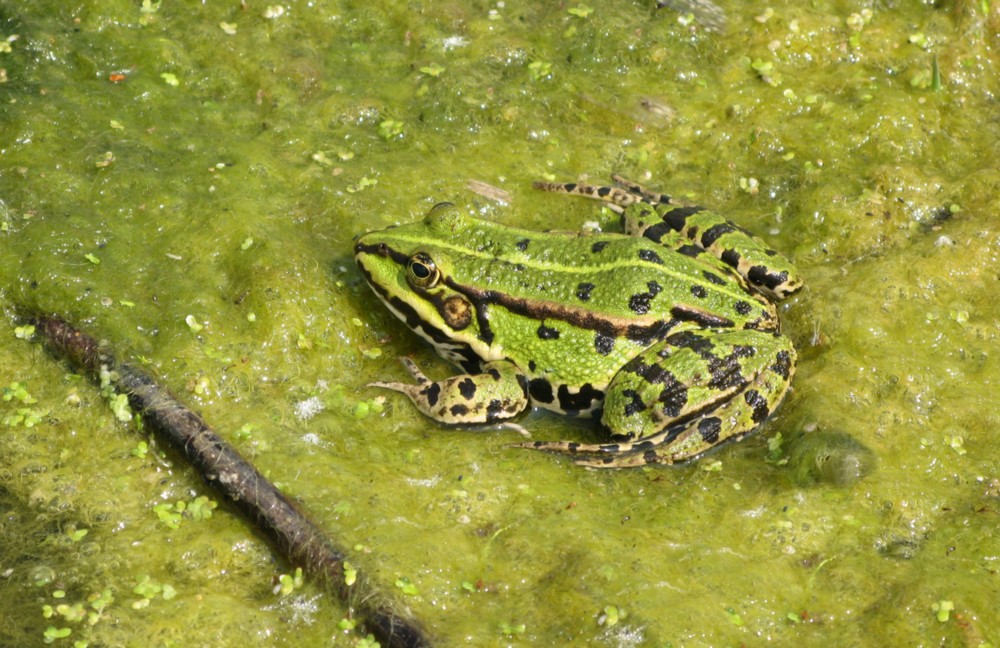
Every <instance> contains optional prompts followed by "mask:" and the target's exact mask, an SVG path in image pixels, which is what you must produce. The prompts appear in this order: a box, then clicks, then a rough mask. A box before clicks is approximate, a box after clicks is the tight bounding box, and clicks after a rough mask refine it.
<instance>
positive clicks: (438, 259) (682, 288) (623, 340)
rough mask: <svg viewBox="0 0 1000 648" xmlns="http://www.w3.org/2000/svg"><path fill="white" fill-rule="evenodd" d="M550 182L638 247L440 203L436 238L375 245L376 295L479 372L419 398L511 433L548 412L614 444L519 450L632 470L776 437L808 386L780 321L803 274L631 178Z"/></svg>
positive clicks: (442, 417)
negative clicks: (594, 423)
mask: <svg viewBox="0 0 1000 648" xmlns="http://www.w3.org/2000/svg"><path fill="white" fill-rule="evenodd" d="M613 180H614V186H595V185H590V184H577V183H547V182H537V183H535V187H536V188H539V189H543V190H546V191H552V192H559V193H564V194H571V195H578V196H585V197H589V198H594V199H598V200H601V201H604V202H605V203H606V204H607V205H608V206H609V207H610V208H611V209H613V210H614V211H616V212H617V213H619V214H621V220H622V229H623V233H591V232H579V233H574V232H570V233H567V232H537V231H531V230H525V229H517V228H513V227H507V226H505V225H501V224H499V223H495V222H490V221H485V220H481V219H477V218H473V217H471V216H468V215H466V214H465V213H463V212H462V211H461V210H459V209H458V208H456V207H455V206H454V205H452V204H451V203H439V204H438V205H436V206H435V207H434V208H432V209H431V210H430V212H429V213H428V214H427V216H426V218H424V219H423V220H422V221H421V222H417V223H411V224H407V225H401V226H397V227H390V228H388V229H384V230H380V231H375V232H369V233H367V234H364V235H362V236H360V237H359V238H358V239H357V241H356V244H355V246H354V254H355V259H356V260H357V264H358V267H359V268H360V270H361V273H362V274H363V275H364V277H365V279H366V280H367V282H368V284H369V285H370V286H371V287H372V289H373V290H374V291H375V294H376V295H378V297H379V298H380V299H381V300H382V301H383V302H384V303H385V305H386V306H387V307H388V308H389V310H390V311H392V312H393V313H394V314H395V315H396V316H397V317H399V318H400V319H401V320H403V322H405V323H406V325H407V326H408V327H410V328H411V329H413V331H414V332H416V333H417V334H418V335H419V336H420V337H422V338H424V339H425V340H427V341H428V342H430V343H431V344H432V345H433V346H434V348H435V349H436V350H437V352H438V354H439V355H441V357H443V358H445V359H446V360H449V361H451V362H452V363H454V364H455V365H457V366H458V367H460V368H461V369H462V371H463V372H464V373H461V374H459V375H456V376H452V377H450V378H446V379H445V380H440V381H433V380H431V379H430V378H427V377H426V376H425V375H424V374H423V373H422V372H421V371H420V369H419V367H418V366H417V365H416V364H415V363H414V362H413V361H411V360H409V359H404V363H405V364H406V367H407V369H408V370H409V373H410V374H411V375H412V376H413V379H414V380H415V383H413V384H409V383H401V382H376V383H372V384H371V386H376V387H383V388H386V389H391V390H394V391H398V392H402V393H403V394H406V396H408V397H409V399H410V400H411V401H412V402H413V404H414V405H416V407H417V408H418V409H419V410H420V411H421V412H423V413H424V414H425V415H427V416H429V417H430V418H432V419H434V420H435V421H438V422H440V423H443V424H450V425H464V426H467V425H479V424H492V423H503V422H509V420H510V419H511V418H512V417H515V416H517V415H518V414H520V413H522V412H524V411H526V410H528V409H529V408H530V407H531V406H538V407H543V408H546V409H549V410H553V411H555V412H559V413H562V414H567V415H572V416H600V420H601V423H602V425H603V427H604V428H605V430H606V431H607V434H608V435H609V438H608V441H607V442H606V443H577V442H575V441H526V442H523V443H518V444H515V445H517V446H519V447H528V448H534V449H538V450H544V451H548V452H554V453H562V454H567V455H572V456H573V458H574V460H575V461H576V462H577V463H579V464H582V465H585V466H590V467H595V468H623V467H633V466H644V465H648V464H670V463H675V462H680V461H685V460H689V459H692V458H696V457H698V456H699V455H701V454H703V453H704V452H706V451H707V450H709V449H711V448H713V447H715V446H717V445H719V444H721V443H723V442H725V441H731V440H738V439H741V438H743V437H744V436H746V435H747V434H748V433H750V432H752V431H753V430H755V429H756V428H758V427H759V426H760V425H761V423H763V422H764V420H765V419H766V418H767V417H768V416H769V415H770V414H771V412H773V411H774V409H775V407H777V405H778V404H779V402H780V401H781V399H782V397H783V396H784V394H785V392H786V391H787V390H788V387H789V385H790V383H791V379H792V373H793V372H794V369H795V349H794V348H793V346H792V343H791V341H790V340H789V339H788V338H786V337H784V336H782V335H781V334H780V332H779V328H780V327H779V320H778V314H777V310H776V307H775V303H776V302H777V301H778V300H781V299H783V298H784V297H786V296H788V295H789V294H791V293H793V292H795V291H796V290H797V289H798V288H799V287H800V286H801V285H802V281H801V278H800V276H799V274H798V272H797V271H796V269H795V268H794V266H793V265H792V264H791V263H790V262H789V261H788V260H787V259H786V258H784V257H783V256H781V255H780V254H778V253H777V252H775V251H774V250H772V249H770V248H769V247H768V246H767V245H766V244H765V243H764V242H763V241H761V240H760V239H759V238H757V237H755V236H754V235H753V234H751V233H750V232H748V231H747V230H745V229H743V228H742V227H740V226H738V225H736V224H734V223H733V222H731V221H729V220H727V219H726V218H724V217H722V216H720V215H719V214H717V213H715V212H712V211H710V210H707V209H703V208H701V207H694V206H685V205H682V204H678V203H677V202H676V201H674V200H672V199H671V198H670V197H669V196H667V195H664V194H660V193H656V192H653V191H650V190H648V189H646V188H645V187H643V186H641V185H639V184H637V183H635V182H632V181H629V180H626V179H625V178H621V177H619V176H613Z"/></svg>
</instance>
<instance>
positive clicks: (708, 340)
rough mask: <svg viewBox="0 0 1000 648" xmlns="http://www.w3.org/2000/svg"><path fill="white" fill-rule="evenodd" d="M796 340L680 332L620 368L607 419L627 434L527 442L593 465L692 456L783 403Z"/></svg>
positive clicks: (748, 428)
mask: <svg viewBox="0 0 1000 648" xmlns="http://www.w3.org/2000/svg"><path fill="white" fill-rule="evenodd" d="M794 364H795V350H794V348H793V347H792V345H791V342H790V341H789V340H788V339H787V338H784V337H781V336H776V335H774V334H772V333H767V332H762V331H755V330H737V331H732V330H715V331H711V330H709V331H700V332H694V331H687V332H681V333H676V334H674V335H671V336H669V337H668V338H666V339H665V340H664V341H663V342H662V343H660V344H658V345H655V346H653V347H651V348H650V349H649V350H647V352H645V353H644V354H642V355H640V356H637V357H636V358H634V359H633V360H632V361H630V362H629V363H628V364H627V365H625V366H624V367H623V368H622V370H621V371H620V372H619V373H618V375H617V376H615V378H614V380H613V381H612V383H611V385H610V386H609V388H608V393H607V397H606V398H605V401H604V414H603V417H602V422H603V423H604V426H605V427H606V428H607V429H608V430H609V431H610V432H611V433H612V435H613V438H620V439H622V440H621V441H618V442H612V443H600V444H581V443H572V442H565V441H560V442H544V441H539V442H534V443H522V444H520V447H526V448H534V449H536V450H544V451H547V452H554V453H558V454H568V455H573V456H574V460H575V461H576V463H578V464H581V465H584V466H589V467H593V468H628V467H635V466H644V465H648V464H672V463H679V462H683V461H687V460H690V459H694V458H696V457H698V456H699V455H701V454H703V453H705V452H706V451H708V450H710V449H712V448H714V447H715V446H717V445H720V444H722V443H725V442H728V441H735V440H739V439H742V438H743V437H745V436H746V435H747V434H749V433H751V432H753V431H754V430H756V429H757V428H758V427H759V426H760V425H761V424H762V423H763V422H764V420H765V419H766V418H767V417H768V416H769V415H770V413H771V412H772V411H773V410H774V409H775V408H776V407H777V406H778V404H779V402H780V401H781V399H782V397H783V396H784V394H785V392H786V391H787V390H788V386H789V384H790V382H791V377H792V373H793V371H794Z"/></svg>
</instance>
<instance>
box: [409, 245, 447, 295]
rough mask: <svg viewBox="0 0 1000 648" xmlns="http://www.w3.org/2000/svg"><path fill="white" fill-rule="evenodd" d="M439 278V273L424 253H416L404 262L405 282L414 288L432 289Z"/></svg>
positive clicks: (428, 256)
mask: <svg viewBox="0 0 1000 648" xmlns="http://www.w3.org/2000/svg"><path fill="white" fill-rule="evenodd" d="M440 278H441V271H440V270H438V268H437V266H436V265H434V260H433V259H431V257H430V255H428V254H427V253H426V252H417V253H416V254H414V255H413V256H411V257H410V260H409V261H407V262H406V280H407V281H409V282H410V285H411V286H413V287H415V288H433V287H434V286H435V285H437V282H438V280H439V279H440Z"/></svg>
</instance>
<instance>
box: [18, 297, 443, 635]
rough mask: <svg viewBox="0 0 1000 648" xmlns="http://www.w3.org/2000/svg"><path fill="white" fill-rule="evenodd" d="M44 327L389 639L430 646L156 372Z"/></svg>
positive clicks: (72, 331)
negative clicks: (106, 377) (348, 576)
mask: <svg viewBox="0 0 1000 648" xmlns="http://www.w3.org/2000/svg"><path fill="white" fill-rule="evenodd" d="M34 322H35V325H36V327H37V330H38V332H39V333H40V334H41V336H42V337H43V338H44V339H45V341H46V343H47V344H48V347H49V348H50V349H52V351H53V352H54V353H55V354H56V355H57V356H59V357H61V358H65V359H67V360H69V361H70V362H71V363H72V364H73V365H75V366H76V367H78V368H79V369H81V370H83V371H85V372H86V373H87V374H89V375H90V376H91V378H93V379H95V380H98V379H99V376H100V375H101V372H102V371H105V370H106V371H110V372H111V375H112V379H111V380H112V384H113V385H114V386H115V387H116V388H117V389H118V390H120V391H121V392H123V393H125V394H127V395H128V399H129V404H130V405H131V406H132V408H133V409H134V410H135V411H137V412H139V413H140V415H141V416H142V418H143V421H144V422H145V423H146V425H147V426H149V428H150V429H152V430H153V431H155V432H156V434H157V435H158V437H159V439H160V441H161V442H163V443H166V444H167V445H169V446H171V447H172V448H173V449H174V450H176V451H177V452H179V453H180V454H181V455H182V456H183V457H184V458H185V459H187V461H188V462H190V463H191V465H192V466H193V467H194V468H195V470H197V471H198V473H199V474H200V475H201V476H202V478H204V480H205V481H206V482H207V483H208V484H209V485H210V486H211V487H212V488H214V489H215V490H216V491H218V492H219V493H221V494H222V495H223V496H225V497H226V498H227V499H228V500H230V502H231V503H232V504H233V506H235V507H236V508H237V509H239V510H240V511H241V512H242V513H243V514H244V515H246V516H247V517H248V518H249V519H250V520H251V521H252V522H253V523H254V524H255V525H256V526H257V528H258V529H260V531H261V532H262V533H263V534H264V535H265V536H266V537H267V538H268V539H269V540H270V541H271V542H272V543H273V544H274V546H275V547H276V548H277V549H278V551H280V552H281V553H282V554H283V555H284V556H285V558H286V559H287V560H288V561H289V562H290V563H292V564H293V565H302V567H303V569H304V571H305V572H306V573H308V574H312V575H314V576H316V577H318V578H319V579H320V580H321V581H323V582H324V584H325V585H326V586H327V587H328V588H329V589H331V590H332V591H334V592H336V593H337V595H338V596H339V597H340V598H341V599H342V600H343V601H344V602H345V603H347V604H348V605H349V606H351V607H352V608H353V610H354V613H355V614H357V616H358V617H359V618H360V619H361V620H362V622H363V624H364V626H365V628H366V629H367V631H368V632H371V633H372V634H373V635H374V636H375V637H376V638H377V639H378V640H379V642H380V643H381V644H382V645H383V646H394V647H397V646H398V647H399V648H418V647H423V646H429V645H430V641H429V639H428V638H427V636H426V635H425V634H424V631H423V629H421V628H420V626H419V625H418V624H417V623H416V622H415V621H414V620H413V619H409V618H407V617H405V616H401V615H400V614H399V613H397V612H396V611H394V610H393V609H392V606H391V605H390V603H389V602H388V601H387V600H385V599H383V598H382V597H380V596H379V595H378V594H377V593H376V592H374V591H373V589H372V588H371V587H370V585H369V584H368V583H367V582H366V581H365V580H364V579H362V578H361V577H360V575H359V576H358V577H357V578H356V579H354V580H353V582H352V583H351V584H348V583H347V582H346V581H345V578H344V559H345V556H344V553H343V552H342V551H341V550H340V549H338V548H337V547H336V546H335V545H334V544H333V542H332V541H330V539H329V538H327V537H326V536H325V535H324V534H323V532H322V531H321V530H320V529H319V527H317V526H316V525H315V524H313V523H312V521H310V520H309V518H307V517H306V516H305V515H304V514H303V513H302V512H301V511H299V510H298V509H297V508H296V506H295V505H294V504H293V503H292V501H291V500H289V499H288V498H287V497H286V496H285V495H284V494H283V493H282V492H281V491H279V490H278V489H277V487H275V486H274V484H272V483H271V482H269V481H268V480H267V479H266V478H265V477H264V476H263V475H261V474H260V472H258V471H257V469H256V468H254V466H253V465H252V464H251V463H250V462H248V461H247V460H246V459H244V458H243V457H242V456H241V455H240V454H239V452H237V451H236V449H235V448H233V447H232V446H231V445H229V444H228V443H226V441H224V440H223V439H222V438H221V437H219V436H218V435H217V434H215V432H213V431H212V428H211V427H209V426H208V424H207V423H205V421H204V420H203V419H202V418H201V417H200V416H199V415H198V414H196V413H194V412H193V411H191V410H190V409H188V408H187V407H185V406H184V405H183V404H182V403H181V402H180V401H178V400H177V399H176V398H175V397H174V396H173V395H172V394H170V392H169V391H168V390H167V389H166V388H165V387H163V386H161V385H159V384H157V382H156V381H155V380H154V379H153V377H152V376H150V375H149V374H148V373H146V372H144V371H142V370H141V369H139V368H137V367H134V366H132V365H130V364H128V363H119V362H118V361H117V360H116V359H115V357H114V354H113V353H112V352H111V351H110V350H109V349H107V348H106V347H105V346H104V345H101V344H99V343H98V342H97V340H95V339H94V338H92V337H90V336H89V335H87V334H86V333H84V332H82V331H80V330H78V329H76V328H74V327H73V326H71V325H70V324H68V323H67V322H66V321H64V320H62V319H61V318H59V317H55V316H38V317H35V318H34Z"/></svg>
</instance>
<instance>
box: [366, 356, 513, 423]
mask: <svg viewBox="0 0 1000 648" xmlns="http://www.w3.org/2000/svg"><path fill="white" fill-rule="evenodd" d="M410 371H411V373H413V372H414V371H416V373H414V377H415V378H416V379H417V384H415V385H408V384H404V383H374V384H375V385H376V386H378V387H383V388H386V389H392V390H394V391H398V392H402V393H404V394H406V395H407V396H408V397H409V398H410V400H411V401H412V402H413V404H414V405H416V406H417V409H419V410H420V411H421V412H422V413H424V414H425V415H426V416H429V417H430V418H432V419H434V420H435V421H440V422H442V423H447V424H451V425H475V424H480V423H495V422H497V421H503V420H505V419H509V418H511V417H513V416H516V415H517V414H518V413H520V412H522V411H524V409H525V408H527V407H528V402H529V400H528V386H527V381H526V380H525V379H524V376H523V375H522V374H521V372H520V371H519V370H518V369H517V367H516V366H514V365H513V364H512V363H510V362H505V361H497V362H491V363H489V364H486V365H485V366H483V372H482V373H479V374H462V375H459V376H452V377H451V378H447V379H445V380H439V381H437V382H432V381H431V380H429V379H427V378H426V377H424V376H423V374H420V373H419V370H417V369H416V366H415V365H413V366H411V368H410Z"/></svg>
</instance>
